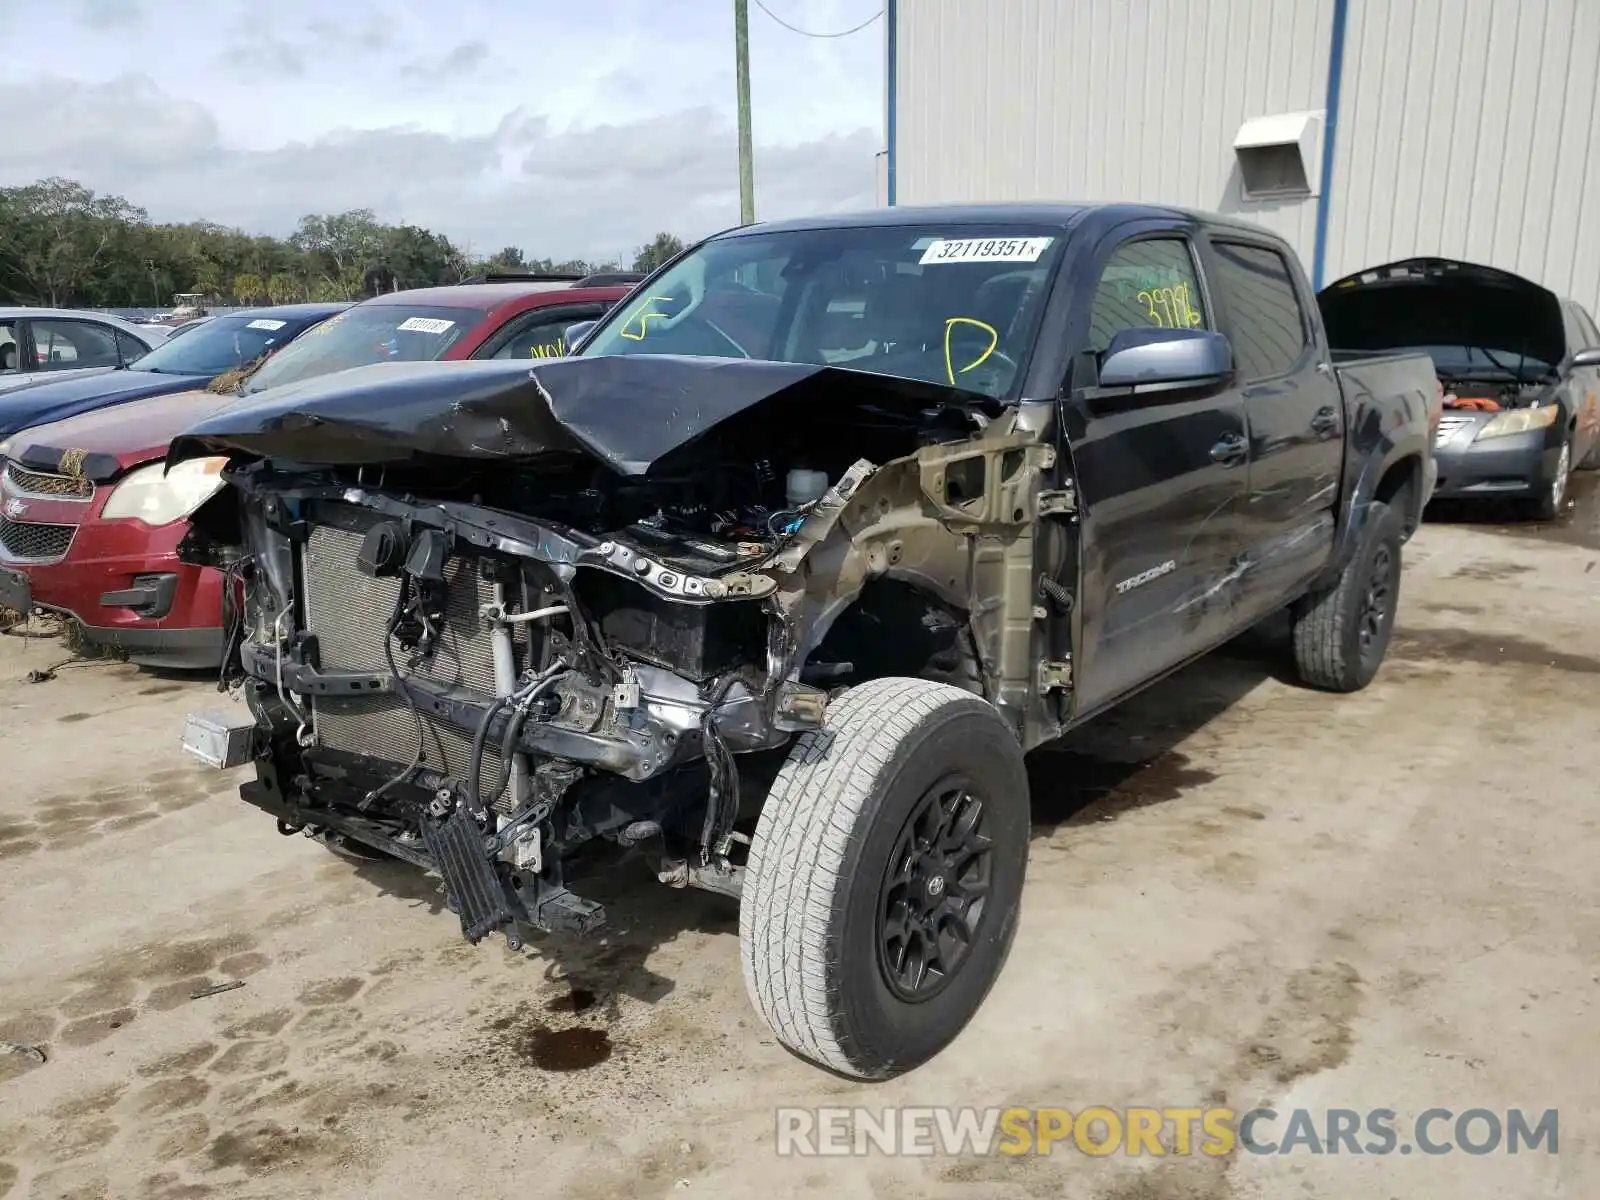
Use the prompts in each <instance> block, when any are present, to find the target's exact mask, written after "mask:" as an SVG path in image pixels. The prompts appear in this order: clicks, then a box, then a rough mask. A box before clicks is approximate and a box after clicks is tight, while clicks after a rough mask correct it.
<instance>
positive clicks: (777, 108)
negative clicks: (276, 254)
mask: <svg viewBox="0 0 1600 1200" xmlns="http://www.w3.org/2000/svg"><path fill="white" fill-rule="evenodd" d="M765 2H766V4H767V7H768V8H770V9H771V10H772V11H773V12H774V13H776V14H777V15H778V16H780V17H782V18H784V19H785V20H787V21H789V22H790V23H792V24H795V25H798V26H801V27H802V28H805V29H810V30H814V31H822V32H830V31H835V30H841V29H847V28H849V27H850V26H853V25H855V24H857V23H859V22H860V21H862V20H865V19H866V18H868V17H870V16H872V15H873V14H874V13H875V12H877V11H878V9H879V8H880V7H881V3H880V0H765ZM4 8H5V10H6V16H7V21H6V26H7V28H8V29H10V30H11V32H12V35H13V37H11V38H8V39H7V42H8V45H9V49H8V52H7V54H6V55H5V65H4V66H3V67H0V112H6V113H10V114H12V115H13V117H15V116H17V115H19V114H27V119H25V120H12V121H8V122H7V123H6V132H5V134H3V135H0V185H12V184H18V183H26V182H30V181H32V180H34V179H37V178H40V177H42V176H45V175H65V176H68V177H70V178H74V179H78V180H80V181H81V182H83V183H85V184H87V185H88V186H90V187H92V188H94V189H95V190H97V191H104V192H114V193H117V194H120V195H123V196H126V197H127V198H128V199H129V200H131V201H133V202H134V203H136V204H139V205H142V206H143V207H145V208H146V209H148V210H149V211H150V214H151V216H152V217H153V218H155V219H157V220H174V221H178V220H191V219H197V218H206V219H210V220H214V221H220V222H223V223H225V224H229V225H239V226H242V227H244V228H246V229H250V230H253V231H260V232H267V233H277V234H285V233H288V232H289V231H290V230H291V229H292V228H293V227H294V223H295V220H296V218H298V217H299V216H300V215H301V214H302V213H306V212H329V211H340V210H344V209H349V208H372V209H374V210H376V211H377V213H378V215H379V217H380V218H382V219H384V220H389V221H407V222H411V223H413V224H418V225H423V226H426V227H428V228H431V229H435V230H438V231H439V232H442V233H445V234H447V235H448V236H449V237H450V238H452V239H453V240H455V241H456V242H457V243H458V244H466V245H468V246H470V248H471V249H472V250H473V251H474V252H476V253H479V254H484V255H487V254H490V253H492V252H493V251H494V250H496V249H498V248H499V247H501V246H504V245H517V246H521V247H522V248H523V249H524V250H526V251H527V252H528V253H529V254H530V255H534V256H542V255H546V254H548V255H551V256H554V257H557V258H560V257H565V256H568V255H573V256H582V257H586V258H609V257H622V256H624V255H625V254H631V248H632V247H634V246H636V245H638V244H639V243H641V242H643V241H646V240H648V238H649V237H650V235H651V234H653V233H654V232H656V231H657V230H661V229H668V230H672V231H674V232H677V233H679V234H681V235H683V236H685V237H692V236H696V235H699V234H703V233H707V232H710V231H712V230H714V229H719V228H723V227H725V226H727V225H730V224H734V223H736V222H737V219H738V212H739V204H738V167H737V140H736V136H735V132H734V128H735V127H734V82H733V17H732V9H733V5H732V3H731V0H670V2H668V0H654V2H651V0H449V2H448V3H440V2H439V0H431V2H430V0H274V2H273V3H271V4H260V3H246V2H244V0H4ZM24 42H25V43H26V50H25V51H24V50H23V45H22V43H24ZM882 49H883V22H882V20H881V19H879V20H878V21H876V22H874V23H873V24H871V25H869V26H868V27H867V28H866V29H865V30H863V31H862V32H860V33H857V34H854V35H852V36H850V37H844V38H837V39H830V40H821V39H812V38H805V37H800V36H797V35H796V34H794V33H791V32H788V31H787V30H785V29H783V28H782V27H781V26H779V25H778V24H777V23H775V22H774V21H773V20H772V19H771V18H770V17H769V16H767V14H766V13H764V12H762V11H761V10H760V9H759V8H758V7H757V6H756V5H755V4H754V3H752V4H751V6H750V56H751V80H752V83H751V95H752V102H753V105H752V106H753V111H754V130H755V147H756V155H755V157H756V206H757V215H758V216H759V217H781V216H790V215H794V214H798V213H806V212H817V211H826V210H837V209H848V208H854V207H861V206H867V205H870V204H871V203H872V202H873V193H874V179H875V169H876V168H875V165H874V158H873V156H874V154H875V153H876V152H877V151H878V150H879V149H880V148H881V138H882V133H881V129H882Z"/></svg>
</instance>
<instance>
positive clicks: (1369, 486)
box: [1313, 405, 1428, 587]
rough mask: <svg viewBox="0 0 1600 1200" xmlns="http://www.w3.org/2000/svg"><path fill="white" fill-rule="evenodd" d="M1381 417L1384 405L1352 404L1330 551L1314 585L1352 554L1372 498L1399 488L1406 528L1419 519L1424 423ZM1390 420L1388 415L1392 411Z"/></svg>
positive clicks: (1386, 496) (1330, 576) (1425, 441)
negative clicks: (1396, 424) (1353, 409)
mask: <svg viewBox="0 0 1600 1200" xmlns="http://www.w3.org/2000/svg"><path fill="white" fill-rule="evenodd" d="M1384 418H1385V412H1384V410H1382V409H1380V408H1378V407H1376V406H1370V405H1362V406H1359V407H1358V408H1357V419H1356V420H1354V421H1352V422H1351V425H1350V439H1349V443H1348V446H1347V448H1346V451H1345V453H1346V459H1345V475H1344V481H1343V483H1342V485H1341V488H1340V498H1339V512H1338V525H1337V531H1336V533H1335V535H1334V543H1333V554H1332V556H1331V557H1330V558H1329V560H1328V565H1327V567H1326V568H1325V569H1324V570H1323V572H1322V574H1321V575H1320V576H1319V577H1318V578H1317V580H1316V581H1315V583H1314V585H1313V586H1315V587H1321V586H1324V585H1326V584H1329V583H1332V582H1333V581H1334V580H1335V579H1337V578H1338V576H1339V572H1341V571H1342V570H1344V567H1345V564H1346V563H1347V562H1349V561H1350V559H1351V557H1352V556H1354V554H1355V552H1356V548H1357V547H1358V546H1360V544H1361V537H1362V534H1363V532H1364V531H1365V529H1366V525H1367V521H1368V519H1369V517H1370V515H1371V511H1372V503H1373V501H1375V500H1382V501H1384V502H1385V503H1387V502H1388V501H1390V500H1392V499H1394V498H1395V497H1396V496H1397V495H1399V494H1400V492H1401V491H1402V490H1404V491H1405V493H1406V506H1407V509H1406V512H1405V514H1404V518H1405V525H1406V529H1407V531H1408V532H1409V531H1411V530H1413V529H1415V528H1416V527H1417V525H1418V524H1419V523H1420V522H1421V520H1422V504H1423V500H1424V492H1425V480H1424V478H1423V472H1424V471H1425V470H1426V465H1425V464H1426V463H1427V461H1428V434H1427V426H1426V425H1425V424H1424V425H1423V426H1422V427H1421V428H1420V429H1419V428H1416V427H1415V426H1414V425H1413V424H1411V423H1404V424H1401V425H1400V426H1399V428H1394V427H1390V428H1385V427H1384V426H1385V424H1386V421H1385V419H1384ZM1389 420H1390V421H1393V420H1394V417H1393V416H1391V417H1390V418H1389ZM1408 484H1409V487H1408V486H1407V485H1408Z"/></svg>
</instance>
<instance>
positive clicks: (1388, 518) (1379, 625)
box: [1290, 500, 1405, 692]
mask: <svg viewBox="0 0 1600 1200" xmlns="http://www.w3.org/2000/svg"><path fill="white" fill-rule="evenodd" d="M1404 538H1405V523H1404V521H1403V520H1402V518H1401V516H1400V513H1399V512H1397V511H1396V510H1394V509H1392V508H1390V507H1389V506H1388V505H1387V504H1385V503H1383V502H1382V501H1381V500H1374V501H1373V502H1372V503H1371V505H1370V506H1368V509H1367V523H1366V528H1365V529H1363V530H1362V532H1361V542H1360V545H1358V546H1357V547H1356V552H1355V553H1354V554H1353V555H1351V556H1350V561H1349V562H1347V563H1345V565H1344V569H1343V570H1342V571H1340V572H1339V578H1338V579H1336V580H1335V581H1334V582H1333V583H1332V584H1330V585H1329V586H1327V587H1324V588H1320V589H1318V590H1317V591H1315V592H1312V593H1311V594H1310V595H1308V596H1306V597H1304V598H1303V599H1301V600H1299V601H1297V602H1296V603H1295V605H1294V607H1293V608H1292V609H1290V618H1291V620H1292V622H1293V627H1294V660H1295V667H1296V668H1297V669H1298V671H1299V673H1300V678H1301V679H1303V680H1304V681H1305V682H1306V683H1308V684H1310V685H1311V686H1312V687H1317V688H1322V689H1323V690H1324V691H1329V692H1356V691H1360V690H1361V689H1362V688H1364V687H1366V686H1367V684H1369V683H1371V682H1372V677H1373V676H1374V675H1376V674H1377V673H1378V668H1379V667H1380V666H1382V665H1383V656H1384V654H1385V653H1387V651H1388V649H1389V638H1390V635H1391V634H1392V633H1393V632H1394V617H1395V609H1396V608H1397V607H1398V605H1399V603H1400V543H1401V542H1402V541H1403V540H1404Z"/></svg>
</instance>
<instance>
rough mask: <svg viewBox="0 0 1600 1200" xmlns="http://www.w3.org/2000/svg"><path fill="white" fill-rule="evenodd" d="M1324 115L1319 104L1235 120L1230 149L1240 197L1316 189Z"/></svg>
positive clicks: (1290, 195)
mask: <svg viewBox="0 0 1600 1200" xmlns="http://www.w3.org/2000/svg"><path fill="white" fill-rule="evenodd" d="M1324 115H1325V113H1324V111H1323V110H1321V109H1318V110H1317V111H1315V112H1296V113H1278V114H1277V115H1275V116H1270V117H1252V118H1251V119H1250V120H1248V121H1246V122H1245V123H1244V124H1243V125H1241V126H1239V134H1238V136H1237V137H1235V138H1234V139H1233V152H1234V154H1235V155H1236V156H1237V157H1238V159H1239V178H1240V179H1241V180H1242V181H1243V190H1244V198H1245V199H1246V200H1281V199H1298V198H1303V197H1306V196H1315V195H1317V194H1318V193H1319V192H1320V191H1321V190H1322V125H1323V117H1324Z"/></svg>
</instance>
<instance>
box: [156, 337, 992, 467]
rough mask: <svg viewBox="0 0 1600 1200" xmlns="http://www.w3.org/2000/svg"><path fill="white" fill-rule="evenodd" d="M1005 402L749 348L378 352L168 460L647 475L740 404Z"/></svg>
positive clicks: (228, 418)
mask: <svg viewBox="0 0 1600 1200" xmlns="http://www.w3.org/2000/svg"><path fill="white" fill-rule="evenodd" d="M995 404H996V402H995V401H992V400H990V399H989V398H988V397H986V396H981V395H978V394H976V393H972V392H966V391H962V390H961V389H958V388H950V387H944V386H942V385H939V384H932V383H923V382H920V381H918V380H911V379H900V378H896V377H892V376H885V375H873V374H868V373H866V372H862V371H850V370H845V369H843V368H840V367H830V366H824V365H820V364H808V363H777V362H765V361H761V360H751V359H726V358H697V357H679V356H674V355H654V354H641V355H618V356H614V357H605V356H600V357H595V358H564V359H552V360H549V361H547V362H543V363H540V364H539V365H537V366H532V367H530V366H529V365H528V364H527V363H526V361H522V362H515V361H490V362H419V363H381V364H378V365H377V366H370V367H357V368H354V369H352V370H348V371H341V372H338V373H336V374H333V375H327V376H323V377H321V378H319V379H313V380H307V381H305V382H303V383H299V384H294V385H292V386H289V387H283V388H272V389H269V390H268V391H265V392H263V393H261V394H260V395H259V396H256V397H249V398H246V399H245V400H242V401H239V402H236V403H234V404H232V405H229V406H228V407H227V408H225V409H223V410H222V411H221V412H219V413H217V414H216V415H214V416H212V417H210V418H209V419H207V420H204V421H201V422H199V423H197V424H195V425H193V426H191V427H190V428H189V429H188V430H186V431H185V432H184V433H183V435H182V436H180V437H179V438H177V439H176V440H175V441H174V442H173V444H172V451H171V453H170V454H169V456H168V462H169V463H171V462H178V461H180V460H182V459H185V458H193V457H196V456H199V455H203V454H214V453H217V452H218V451H223V452H242V453H245V454H249V455H253V456H256V457H260V458H276V459H285V460H289V461H291V462H295V463H301V464H305V465H308V466H333V465H349V466H359V465H369V464H370V465H376V464H380V463H400V462H407V461H411V460H414V459H423V458H465V459H478V460H484V459H488V460H493V459H502V460H512V461H515V460H529V459H535V458H539V457H544V456H549V455H572V454H584V455H588V456H590V457H593V458H597V459H599V460H600V461H601V462H603V463H605V464H606V465H607V466H608V467H610V468H611V469H612V470H614V471H616V472H617V473H619V474H621V475H644V474H646V473H647V472H649V471H650V469H651V467H652V466H654V465H655V464H656V463H657V462H658V461H660V460H661V459H663V458H664V457H666V456H667V455H669V454H671V453H673V452H674V451H676V450H679V449H682V448H684V447H686V446H688V445H689V444H691V443H693V442H694V441H696V440H697V439H699V438H700V437H702V436H703V435H704V434H706V433H707V432H709V431H710V430H712V429H713V428H715V427H717V426H719V425H722V424H723V423H725V422H727V421H729V420H730V419H732V418H734V417H738V416H742V415H748V416H749V417H750V418H751V419H759V418H760V417H761V416H763V415H770V416H771V417H772V418H773V419H780V420H789V421H815V420H821V419H826V414H827V412H828V411H838V407H837V406H840V405H854V406H860V405H869V406H870V405H876V406H881V407H884V408H890V409H894V410H896V411H899V412H910V411H915V410H916V409H918V408H928V407H937V406H940V405H961V406H963V407H979V408H983V407H990V406H994V405H995ZM780 410H781V411H780Z"/></svg>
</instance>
